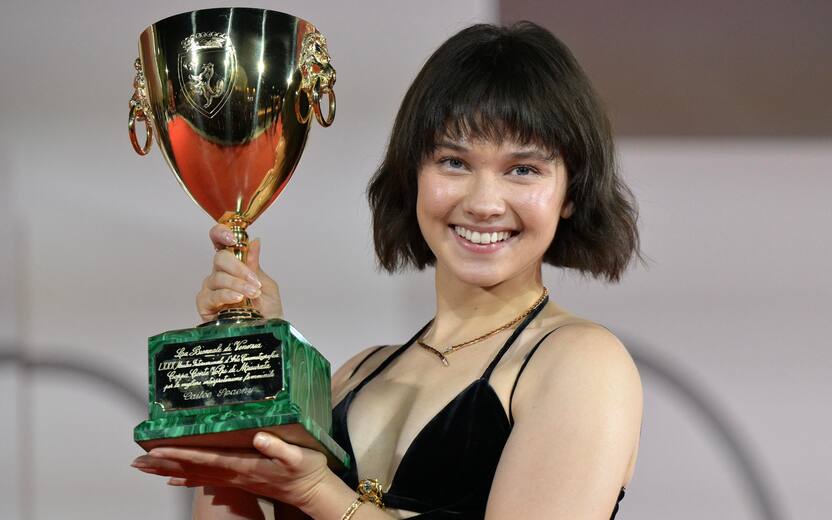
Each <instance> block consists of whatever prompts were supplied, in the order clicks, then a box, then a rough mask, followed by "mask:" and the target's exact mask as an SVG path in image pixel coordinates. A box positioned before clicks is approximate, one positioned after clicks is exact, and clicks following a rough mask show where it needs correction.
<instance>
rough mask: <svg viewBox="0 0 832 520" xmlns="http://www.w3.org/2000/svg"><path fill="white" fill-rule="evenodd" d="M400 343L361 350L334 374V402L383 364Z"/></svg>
mask: <svg viewBox="0 0 832 520" xmlns="http://www.w3.org/2000/svg"><path fill="white" fill-rule="evenodd" d="M397 347H398V345H375V346H372V347H368V348H365V349H362V350H360V351H359V352H358V353H357V354H355V355H353V356H352V357H351V358H349V359H348V360H347V361H346V362H345V363H344V364H343V365H341V366H340V367H339V368H338V369H337V370H336V371H335V373H333V374H332V403H333V404H335V403H337V402H338V401H340V400H341V398H343V396H344V394H346V393H347V392H348V391H349V390H350V389H351V388H353V387H354V386H355V385H357V384H358V383H359V382H360V381H361V380H362V379H364V377H366V376H367V375H368V374H369V373H370V372H372V371H373V370H375V368H376V367H377V366H378V365H379V364H381V362H382V361H383V360H384V359H385V358H387V355H389V353H390V352H392V351H393V350H395V349H396V348H397Z"/></svg>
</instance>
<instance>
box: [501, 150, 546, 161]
mask: <svg viewBox="0 0 832 520" xmlns="http://www.w3.org/2000/svg"><path fill="white" fill-rule="evenodd" d="M509 156H510V157H511V158H512V159H537V160H538V161H543V162H553V161H554V160H555V159H556V158H557V154H555V153H544V152H542V151H540V150H537V149H531V150H518V151H516V152H512V153H510V154H509Z"/></svg>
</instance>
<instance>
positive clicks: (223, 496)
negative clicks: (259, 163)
mask: <svg viewBox="0 0 832 520" xmlns="http://www.w3.org/2000/svg"><path fill="white" fill-rule="evenodd" d="M208 235H209V237H210V238H211V242H212V243H213V244H214V249H215V250H217V253H216V254H215V255H214V261H213V265H212V268H211V273H210V274H209V275H208V276H207V277H206V278H205V280H203V282H202V287H201V288H200V290H199V292H198V293H197V295H196V308H197V311H198V312H199V315H200V317H201V318H202V319H203V320H205V321H211V320H214V319H216V317H217V313H218V312H219V310H220V309H222V308H223V306H225V305H228V304H230V303H238V302H240V301H241V300H242V299H243V298H244V297H248V298H250V299H251V303H252V306H253V307H254V308H255V309H257V310H258V311H260V313H261V314H262V315H263V317H265V318H267V319H270V318H282V317H283V305H282V303H281V301H280V290H279V288H278V286H277V283H276V282H275V281H274V280H273V279H272V278H271V277H270V276H269V275H267V274H266V273H265V272H263V270H262V269H261V268H260V241H259V240H253V241H252V242H251V243H250V244H249V249H248V258H247V259H246V260H247V261H246V263H245V264H243V263H242V262H240V261H239V260H237V258H235V257H234V255H233V254H232V253H231V252H230V251H227V250H226V249H225V248H226V247H228V246H232V245H234V243H235V241H234V235H233V234H232V233H231V230H230V229H229V228H228V227H227V226H224V225H222V224H217V225H216V226H214V227H212V228H211V231H209V233H208ZM263 502H264V501H263V500H261V501H259V502H258V499H257V497H256V496H254V495H252V494H251V493H247V492H245V491H243V490H241V489H236V488H226V487H198V488H195V490H194V499H193V518H194V519H198V520H243V519H245V520H265V519H269V518H272V513H271V507H270V505H269V506H267V507H263ZM289 518H291V515H290V514H288V513H286V514H281V515H280V519H281V520H283V519H289Z"/></svg>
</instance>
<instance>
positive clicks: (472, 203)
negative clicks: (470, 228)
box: [462, 175, 506, 220]
mask: <svg viewBox="0 0 832 520" xmlns="http://www.w3.org/2000/svg"><path fill="white" fill-rule="evenodd" d="M462 209H463V211H465V213H466V214H468V215H470V216H471V217H472V218H475V219H476V220H488V219H490V218H493V217H496V216H499V215H502V214H503V213H505V211H506V205H505V200H504V198H503V194H502V192H501V191H500V189H499V186H498V183H497V181H496V180H495V179H492V178H491V176H490V175H472V178H471V181H470V182H469V184H468V186H467V192H466V194H465V199H464V202H463V208H462Z"/></svg>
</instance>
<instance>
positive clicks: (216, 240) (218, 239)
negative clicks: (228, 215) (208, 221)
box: [208, 224, 237, 250]
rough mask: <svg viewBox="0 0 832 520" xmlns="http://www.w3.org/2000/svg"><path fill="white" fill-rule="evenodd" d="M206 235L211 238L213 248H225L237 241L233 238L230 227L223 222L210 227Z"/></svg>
mask: <svg viewBox="0 0 832 520" xmlns="http://www.w3.org/2000/svg"><path fill="white" fill-rule="evenodd" d="M208 236H209V237H210V238H211V242H212V243H213V244H214V249H215V250H220V249H225V248H226V247H228V246H233V245H234V244H236V243H237V241H236V240H235V239H234V233H232V232H231V228H229V227H228V226H226V225H224V224H217V225H216V226H214V227H212V228H211V229H210V231H208Z"/></svg>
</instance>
